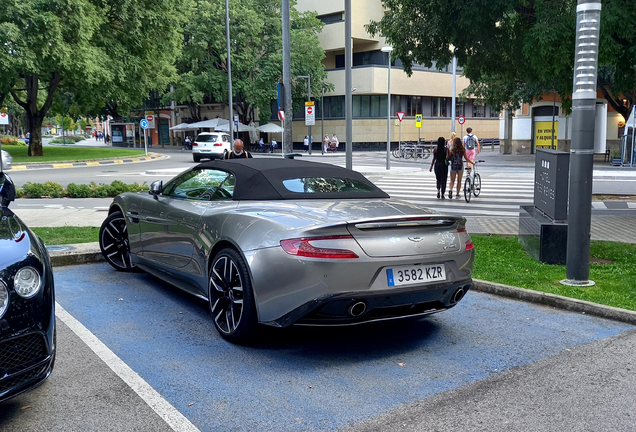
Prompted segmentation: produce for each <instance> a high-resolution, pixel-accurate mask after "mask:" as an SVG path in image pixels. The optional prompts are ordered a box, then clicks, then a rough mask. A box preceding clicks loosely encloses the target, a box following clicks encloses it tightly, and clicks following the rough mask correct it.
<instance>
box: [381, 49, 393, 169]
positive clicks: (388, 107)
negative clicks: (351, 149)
mask: <svg viewBox="0 0 636 432" xmlns="http://www.w3.org/2000/svg"><path fill="white" fill-rule="evenodd" d="M381 51H382V52H385V53H386V58H387V62H388V63H387V64H388V66H389V78H388V83H387V98H386V169H387V170H390V169H391V51H393V47H390V46H385V47H382V48H381Z"/></svg>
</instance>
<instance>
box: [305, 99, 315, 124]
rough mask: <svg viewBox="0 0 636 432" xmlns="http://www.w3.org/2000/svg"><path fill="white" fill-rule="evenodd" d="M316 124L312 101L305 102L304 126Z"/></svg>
mask: <svg viewBox="0 0 636 432" xmlns="http://www.w3.org/2000/svg"><path fill="white" fill-rule="evenodd" d="M315 124H316V113H315V112H314V102H313V101H308V102H305V126H313V125H315Z"/></svg>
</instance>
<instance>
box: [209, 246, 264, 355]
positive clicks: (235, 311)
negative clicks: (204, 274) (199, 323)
mask: <svg viewBox="0 0 636 432" xmlns="http://www.w3.org/2000/svg"><path fill="white" fill-rule="evenodd" d="M208 298H209V299H210V311H211V312H212V319H213V320H214V326H215V327H216V329H217V330H218V332H219V333H220V334H221V336H223V338H225V339H226V340H228V341H230V342H234V343H241V342H247V341H248V340H250V339H251V338H252V337H253V336H254V335H255V332H256V328H257V325H258V321H257V317H256V305H255V304H254V295H253V293H252V283H251V281H250V277H249V273H248V271H247V266H246V265H245V261H244V260H243V258H242V257H241V256H240V255H239V253H238V252H236V251H235V250H234V249H230V248H226V249H223V250H221V252H219V253H218V254H217V255H216V257H215V258H214V261H213V263H212V265H211V266H210V281H209V297H208Z"/></svg>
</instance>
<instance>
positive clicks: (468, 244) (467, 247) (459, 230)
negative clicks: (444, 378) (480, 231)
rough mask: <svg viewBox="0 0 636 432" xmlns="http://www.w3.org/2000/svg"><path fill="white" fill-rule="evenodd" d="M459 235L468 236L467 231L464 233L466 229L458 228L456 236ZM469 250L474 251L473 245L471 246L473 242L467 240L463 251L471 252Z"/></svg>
mask: <svg viewBox="0 0 636 432" xmlns="http://www.w3.org/2000/svg"><path fill="white" fill-rule="evenodd" d="M459 233H466V234H468V231H466V228H460V229H458V230H457V234H459ZM471 249H475V245H474V244H473V241H472V240H471V239H470V238H469V239H468V241H467V242H466V244H465V246H464V250H471Z"/></svg>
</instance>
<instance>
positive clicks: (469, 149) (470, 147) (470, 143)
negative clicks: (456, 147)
mask: <svg viewBox="0 0 636 432" xmlns="http://www.w3.org/2000/svg"><path fill="white" fill-rule="evenodd" d="M462 142H463V143H464V148H465V149H466V157H467V158H468V159H471V160H474V159H475V149H477V153H479V152H481V146H480V144H479V139H478V138H477V135H473V128H466V135H465V136H464V139H462ZM472 167H473V164H472V163H468V168H472Z"/></svg>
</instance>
